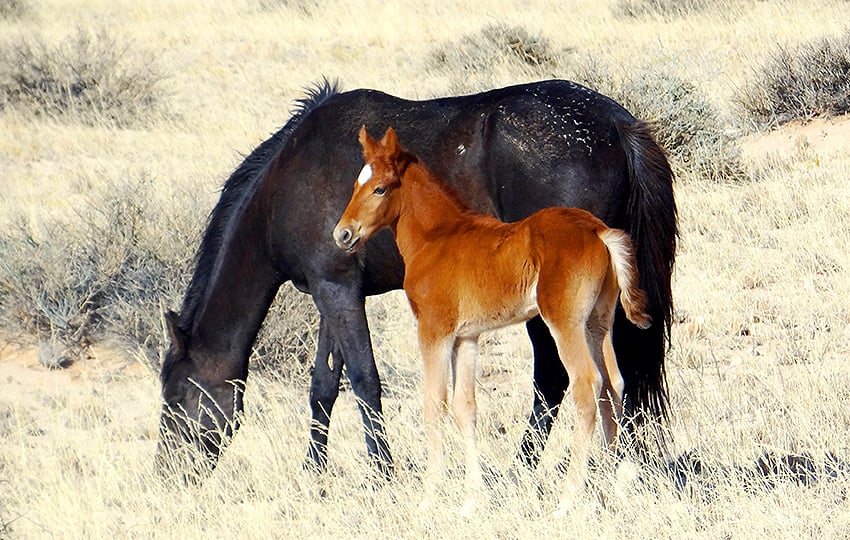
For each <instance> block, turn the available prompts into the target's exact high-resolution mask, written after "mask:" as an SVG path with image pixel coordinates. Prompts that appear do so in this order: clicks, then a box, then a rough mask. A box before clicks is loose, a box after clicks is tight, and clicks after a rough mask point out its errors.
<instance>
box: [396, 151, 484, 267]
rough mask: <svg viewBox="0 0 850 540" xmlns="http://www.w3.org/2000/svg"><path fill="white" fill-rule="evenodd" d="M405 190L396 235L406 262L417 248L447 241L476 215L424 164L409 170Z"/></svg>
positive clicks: (404, 184) (405, 179)
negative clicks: (431, 242)
mask: <svg viewBox="0 0 850 540" xmlns="http://www.w3.org/2000/svg"><path fill="white" fill-rule="evenodd" d="M402 186H403V187H402V189H403V190H404V194H403V195H404V196H403V198H402V201H401V208H400V212H399V219H398V222H397V223H396V226H395V230H394V232H395V235H396V243H397V244H398V247H399V251H400V252H401V255H402V257H404V258H405V260H407V259H408V258H409V255H410V254H411V253H412V251H414V250H415V249H416V247H418V246H421V245H422V244H424V243H428V242H429V241H433V240H436V239H439V238H442V237H445V236H446V234H448V233H450V232H452V231H454V230H456V229H457V228H458V227H459V226H460V225H462V224H464V223H466V222H468V221H469V219H470V216H471V215H472V211H471V210H470V209H469V208H468V207H466V206H465V205H464V204H463V203H462V202H461V201H460V200H459V199H458V197H457V196H456V195H454V194H453V193H452V192H450V191H449V188H448V187H447V186H446V185H445V184H444V183H443V182H442V181H441V180H439V179H437V178H436V177H435V176H434V175H433V174H432V173H431V172H430V171H429V170H428V169H426V168H425V167H424V166H422V165H420V164H414V165H411V166H410V167H409V168H408V171H407V172H406V176H405V178H404V179H403V181H402Z"/></svg>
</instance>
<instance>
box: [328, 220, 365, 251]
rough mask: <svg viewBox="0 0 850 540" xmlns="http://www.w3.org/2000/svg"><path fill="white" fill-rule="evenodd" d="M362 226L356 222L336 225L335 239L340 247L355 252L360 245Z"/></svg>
mask: <svg viewBox="0 0 850 540" xmlns="http://www.w3.org/2000/svg"><path fill="white" fill-rule="evenodd" d="M360 239H361V236H360V227H359V226H358V225H356V224H351V225H347V226H345V227H340V226H339V225H337V226H336V228H335V229H334V241H335V242H336V245H337V246H339V248H340V249H344V250H345V251H347V252H349V253H353V252H354V251H356V250H357V248H358V247H360Z"/></svg>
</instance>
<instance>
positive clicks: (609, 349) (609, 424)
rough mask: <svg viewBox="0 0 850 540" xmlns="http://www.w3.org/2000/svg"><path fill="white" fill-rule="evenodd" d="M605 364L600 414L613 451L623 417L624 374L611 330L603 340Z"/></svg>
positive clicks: (601, 368) (602, 369) (603, 366)
mask: <svg viewBox="0 0 850 540" xmlns="http://www.w3.org/2000/svg"><path fill="white" fill-rule="evenodd" d="M602 357H603V365H600V366H599V367H600V370H601V372H602V378H603V384H602V399H601V401H600V414H601V415H602V430H603V433H604V436H605V442H606V444H607V445H608V449H609V450H610V451H611V452H616V450H617V432H618V431H619V427H620V425H619V422H620V419H621V418H622V417H623V387H624V386H625V383H624V382H623V376H622V375H621V374H620V368H619V367H618V366H617V357H616V356H615V354H614V346H613V344H612V342H611V332H610V331H608V332H606V334H605V338H604V339H603V340H602Z"/></svg>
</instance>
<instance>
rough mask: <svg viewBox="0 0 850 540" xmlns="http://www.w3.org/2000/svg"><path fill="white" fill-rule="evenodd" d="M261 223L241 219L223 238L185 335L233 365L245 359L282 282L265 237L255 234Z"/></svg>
mask: <svg viewBox="0 0 850 540" xmlns="http://www.w3.org/2000/svg"><path fill="white" fill-rule="evenodd" d="M257 219H259V217H256V216H250V215H243V216H240V217H239V219H238V220H237V222H236V224H234V225H233V230H232V231H229V232H228V233H226V234H225V235H224V236H225V237H224V238H223V239H222V244H221V245H220V246H219V248H218V252H217V253H216V256H215V258H214V264H212V265H211V267H209V268H206V269H205V271H206V272H208V273H209V274H208V276H207V278H206V283H205V285H204V287H203V290H200V291H197V294H198V295H199V297H198V298H196V299H195V302H194V307H193V308H192V311H191V313H189V314H187V315H189V316H190V317H191V322H190V325H191V328H189V329H187V330H189V332H190V334H191V336H192V340H193V343H195V344H197V345H199V346H201V347H203V348H204V349H205V350H207V351H210V352H214V353H217V354H223V355H227V356H230V357H233V358H234V359H238V360H242V359H243V358H242V357H244V359H247V355H248V354H249V353H250V349H251V345H252V344H253V342H254V340H255V339H256V337H257V334H258V333H259V330H260V326H261V325H262V322H263V320H264V319H265V316H266V313H267V312H268V309H269V306H270V305H271V302H272V300H273V299H274V295H275V293H276V292H277V289H278V287H279V286H280V283H281V282H282V279H281V277H280V276H279V275H278V274H277V272H276V271H275V270H274V268H273V267H272V264H271V261H270V260H269V258H268V255H267V250H266V249H265V245H266V243H265V237H264V235H263V234H256V233H255V232H254V231H257V230H260V231H262V230H263V229H262V228H259V229H258V228H257V227H254V226H253V220H257Z"/></svg>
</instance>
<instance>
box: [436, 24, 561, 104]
mask: <svg viewBox="0 0 850 540" xmlns="http://www.w3.org/2000/svg"><path fill="white" fill-rule="evenodd" d="M558 55H559V53H558V52H557V51H556V50H555V49H554V48H553V46H552V44H551V42H550V41H549V40H548V39H546V38H545V37H543V36H540V35H535V34H532V33H530V32H528V31H527V30H525V29H524V28H522V27H520V26H508V25H505V24H490V25H487V26H485V27H484V28H482V29H481V30H480V31H479V32H477V33H474V34H469V35H466V36H463V37H461V38H460V39H458V40H456V41H452V42H449V43H446V44H445V45H442V46H440V47H438V48H436V49H435V50H433V51H432V52H431V53H430V54H428V55H427V57H426V69H428V70H431V71H438V72H443V73H446V74H449V75H450V76H452V77H453V78H454V79H455V80H456V84H455V86H456V91H478V90H483V89H484V87H486V86H487V83H486V81H485V82H483V83H482V82H481V81H482V80H483V78H482V77H481V74H483V73H487V72H490V71H493V70H494V69H495V68H497V67H499V66H503V67H507V68H509V69H511V70H512V71H518V72H520V73H522V74H524V75H530V76H543V75H545V74H546V73H549V72H551V71H552V70H553V69H555V68H556V67H557V65H558ZM470 75H471V76H472V77H471V79H472V80H470V77H469V76H470ZM476 80H477V81H479V82H475V81H476ZM482 84H483V86H482Z"/></svg>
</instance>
